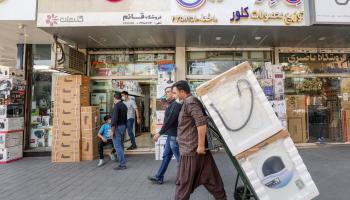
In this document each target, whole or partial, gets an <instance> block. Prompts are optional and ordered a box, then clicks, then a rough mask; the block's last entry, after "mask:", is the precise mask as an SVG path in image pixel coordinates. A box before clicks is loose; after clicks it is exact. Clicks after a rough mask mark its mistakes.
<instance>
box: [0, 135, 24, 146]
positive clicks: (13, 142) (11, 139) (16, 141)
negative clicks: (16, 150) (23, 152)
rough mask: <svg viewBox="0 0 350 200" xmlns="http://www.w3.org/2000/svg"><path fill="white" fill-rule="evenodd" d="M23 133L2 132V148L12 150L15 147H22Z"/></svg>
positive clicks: (0, 143) (0, 144) (0, 137)
mask: <svg viewBox="0 0 350 200" xmlns="http://www.w3.org/2000/svg"><path fill="white" fill-rule="evenodd" d="M22 144H23V131H14V132H12V131H10V132H0V148H1V149H4V148H10V147H14V146H19V145H21V146H22Z"/></svg>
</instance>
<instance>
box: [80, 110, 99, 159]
mask: <svg viewBox="0 0 350 200" xmlns="http://www.w3.org/2000/svg"><path fill="white" fill-rule="evenodd" d="M99 126H100V108H99V107H98V106H86V107H81V140H82V149H81V151H82V160H94V159H96V158H97V155H98V151H97V143H98V138H97V134H98V130H99Z"/></svg>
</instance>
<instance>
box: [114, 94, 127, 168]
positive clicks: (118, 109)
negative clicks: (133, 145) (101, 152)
mask: <svg viewBox="0 0 350 200" xmlns="http://www.w3.org/2000/svg"><path fill="white" fill-rule="evenodd" d="M121 99H122V96H121V94H120V93H115V94H114V103H115V105H114V109H113V114H112V124H111V125H112V131H111V137H112V139H113V144H114V148H115V150H116V152H117V156H118V159H119V166H118V167H117V168H115V170H124V169H126V160H125V156H124V149H123V145H122V135H123V134H124V132H125V129H126V123H127V112H128V108H127V107H126V105H125V104H124V103H123V102H122V101H121Z"/></svg>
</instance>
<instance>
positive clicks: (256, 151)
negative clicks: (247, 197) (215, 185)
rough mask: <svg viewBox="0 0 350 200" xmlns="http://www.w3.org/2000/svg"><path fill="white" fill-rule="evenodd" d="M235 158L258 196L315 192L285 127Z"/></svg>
mask: <svg viewBox="0 0 350 200" xmlns="http://www.w3.org/2000/svg"><path fill="white" fill-rule="evenodd" d="M236 158H237V159H238V161H239V163H240V165H241V167H242V169H243V171H244V173H245V174H246V176H247V178H248V180H249V181H250V183H251V185H252V187H253V189H254V191H255V192H256V194H257V196H258V197H259V199H260V200H275V199H276V200H279V199H281V197H283V199H284V200H309V199H313V198H314V197H316V196H318V194H319V192H318V189H317V187H316V185H315V183H314V182H313V180H312V178H311V176H310V174H309V172H308V170H307V168H306V166H305V164H304V162H303V160H302V159H301V157H300V155H299V153H298V150H297V149H296V147H295V145H294V143H293V141H292V139H291V138H290V137H289V133H288V132H287V131H281V132H280V133H278V134H277V135H275V136H273V137H271V138H269V139H268V140H265V141H264V142H262V143H260V144H258V145H257V146H254V147H253V148H251V149H248V150H247V151H245V152H243V153H241V154H239V155H237V156H236Z"/></svg>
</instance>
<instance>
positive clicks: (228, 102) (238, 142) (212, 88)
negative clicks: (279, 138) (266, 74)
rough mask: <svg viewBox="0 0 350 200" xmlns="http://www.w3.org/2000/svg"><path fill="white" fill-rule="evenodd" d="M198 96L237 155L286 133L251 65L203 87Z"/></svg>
mask: <svg viewBox="0 0 350 200" xmlns="http://www.w3.org/2000/svg"><path fill="white" fill-rule="evenodd" d="M197 95H198V96H199V97H200V98H201V100H202V102H203V104H204V105H205V107H206V109H207V111H208V112H209V114H210V116H211V117H212V119H213V121H214V123H215V125H216V127H217V128H218V130H219V131H220V133H221V135H222V137H223V139H224V140H225V141H226V143H227V145H228V147H229V149H230V151H231V153H232V154H233V155H236V154H238V153H240V152H242V151H245V150H246V149H249V148H251V147H252V146H254V145H256V144H258V143H259V142H261V141H263V140H265V139H267V138H269V137H271V136H272V135H274V134H276V133H278V132H279V131H280V130H282V129H283V126H282V125H281V123H280V121H279V119H278V118H277V116H276V115H275V112H274V110H273V109H272V106H271V104H270V103H269V102H268V100H267V98H266V96H265V94H264V92H263V90H262V88H261V87H260V85H259V83H258V81H257V79H256V77H255V75H254V73H253V72H252V70H251V67H250V65H249V63H248V62H244V63H242V64H239V65H238V66H236V67H233V68H232V69H230V70H228V71H226V72H224V73H223V74H221V75H219V76H217V77H215V78H214V79H212V80H210V81H207V82H205V83H203V84H202V85H201V86H199V87H198V88H197ZM250 113H251V114H250Z"/></svg>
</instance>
